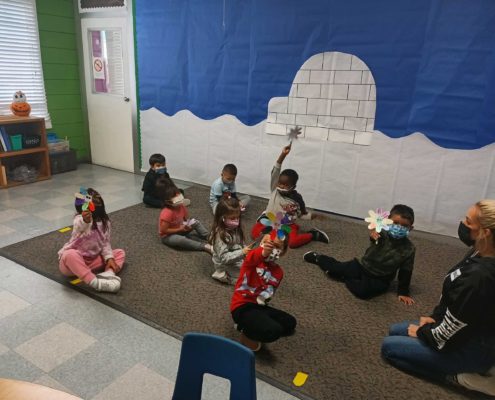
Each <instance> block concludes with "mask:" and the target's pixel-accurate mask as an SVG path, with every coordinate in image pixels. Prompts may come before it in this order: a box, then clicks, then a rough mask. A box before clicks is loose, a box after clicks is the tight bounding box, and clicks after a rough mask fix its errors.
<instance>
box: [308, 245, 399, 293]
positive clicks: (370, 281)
mask: <svg viewBox="0 0 495 400" xmlns="http://www.w3.org/2000/svg"><path fill="white" fill-rule="evenodd" d="M316 264H318V266H319V267H320V268H321V269H322V270H323V271H325V272H326V273H327V275H329V276H331V277H332V278H334V279H339V280H342V281H343V282H344V283H345V285H346V286H347V289H349V291H350V292H351V293H352V294H353V295H354V296H356V297H358V298H360V299H363V300H365V299H370V298H372V297H375V296H378V295H380V294H382V293H385V292H386V291H387V290H388V287H389V286H390V282H391V281H392V279H393V278H394V277H390V276H386V277H378V276H373V275H371V274H370V273H369V272H368V271H366V270H365V269H364V268H363V266H362V265H361V264H360V263H359V261H358V260H356V259H353V260H351V261H346V262H341V261H337V260H336V259H335V258H333V257H328V256H325V255H319V256H318V258H317V262H316Z"/></svg>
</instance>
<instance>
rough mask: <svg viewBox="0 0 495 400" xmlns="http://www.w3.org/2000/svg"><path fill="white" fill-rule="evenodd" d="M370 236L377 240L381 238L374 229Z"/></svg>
mask: <svg viewBox="0 0 495 400" xmlns="http://www.w3.org/2000/svg"><path fill="white" fill-rule="evenodd" d="M370 238H371V239H373V240H374V241H375V242H376V241H377V240H378V239H380V234H379V233H378V232H377V231H375V230H374V229H373V230H371V231H370Z"/></svg>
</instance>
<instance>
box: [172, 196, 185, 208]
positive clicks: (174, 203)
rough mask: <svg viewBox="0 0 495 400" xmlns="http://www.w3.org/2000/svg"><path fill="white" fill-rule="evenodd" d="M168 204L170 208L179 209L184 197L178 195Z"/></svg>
mask: <svg viewBox="0 0 495 400" xmlns="http://www.w3.org/2000/svg"><path fill="white" fill-rule="evenodd" d="M170 202H171V203H172V207H179V206H180V205H181V204H182V203H184V196H183V195H182V194H179V195H178V196H175V197H174V198H172V200H170Z"/></svg>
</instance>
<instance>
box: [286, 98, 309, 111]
mask: <svg viewBox="0 0 495 400" xmlns="http://www.w3.org/2000/svg"><path fill="white" fill-rule="evenodd" d="M307 103H308V99H305V98H302V97H291V98H289V114H306V105H307Z"/></svg>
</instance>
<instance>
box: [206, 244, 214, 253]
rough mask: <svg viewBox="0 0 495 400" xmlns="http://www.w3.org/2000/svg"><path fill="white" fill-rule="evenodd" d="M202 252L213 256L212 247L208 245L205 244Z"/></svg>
mask: <svg viewBox="0 0 495 400" xmlns="http://www.w3.org/2000/svg"><path fill="white" fill-rule="evenodd" d="M204 251H206V252H207V253H210V254H211V255H213V246H212V245H211V244H209V243H206V244H205V247H204Z"/></svg>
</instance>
